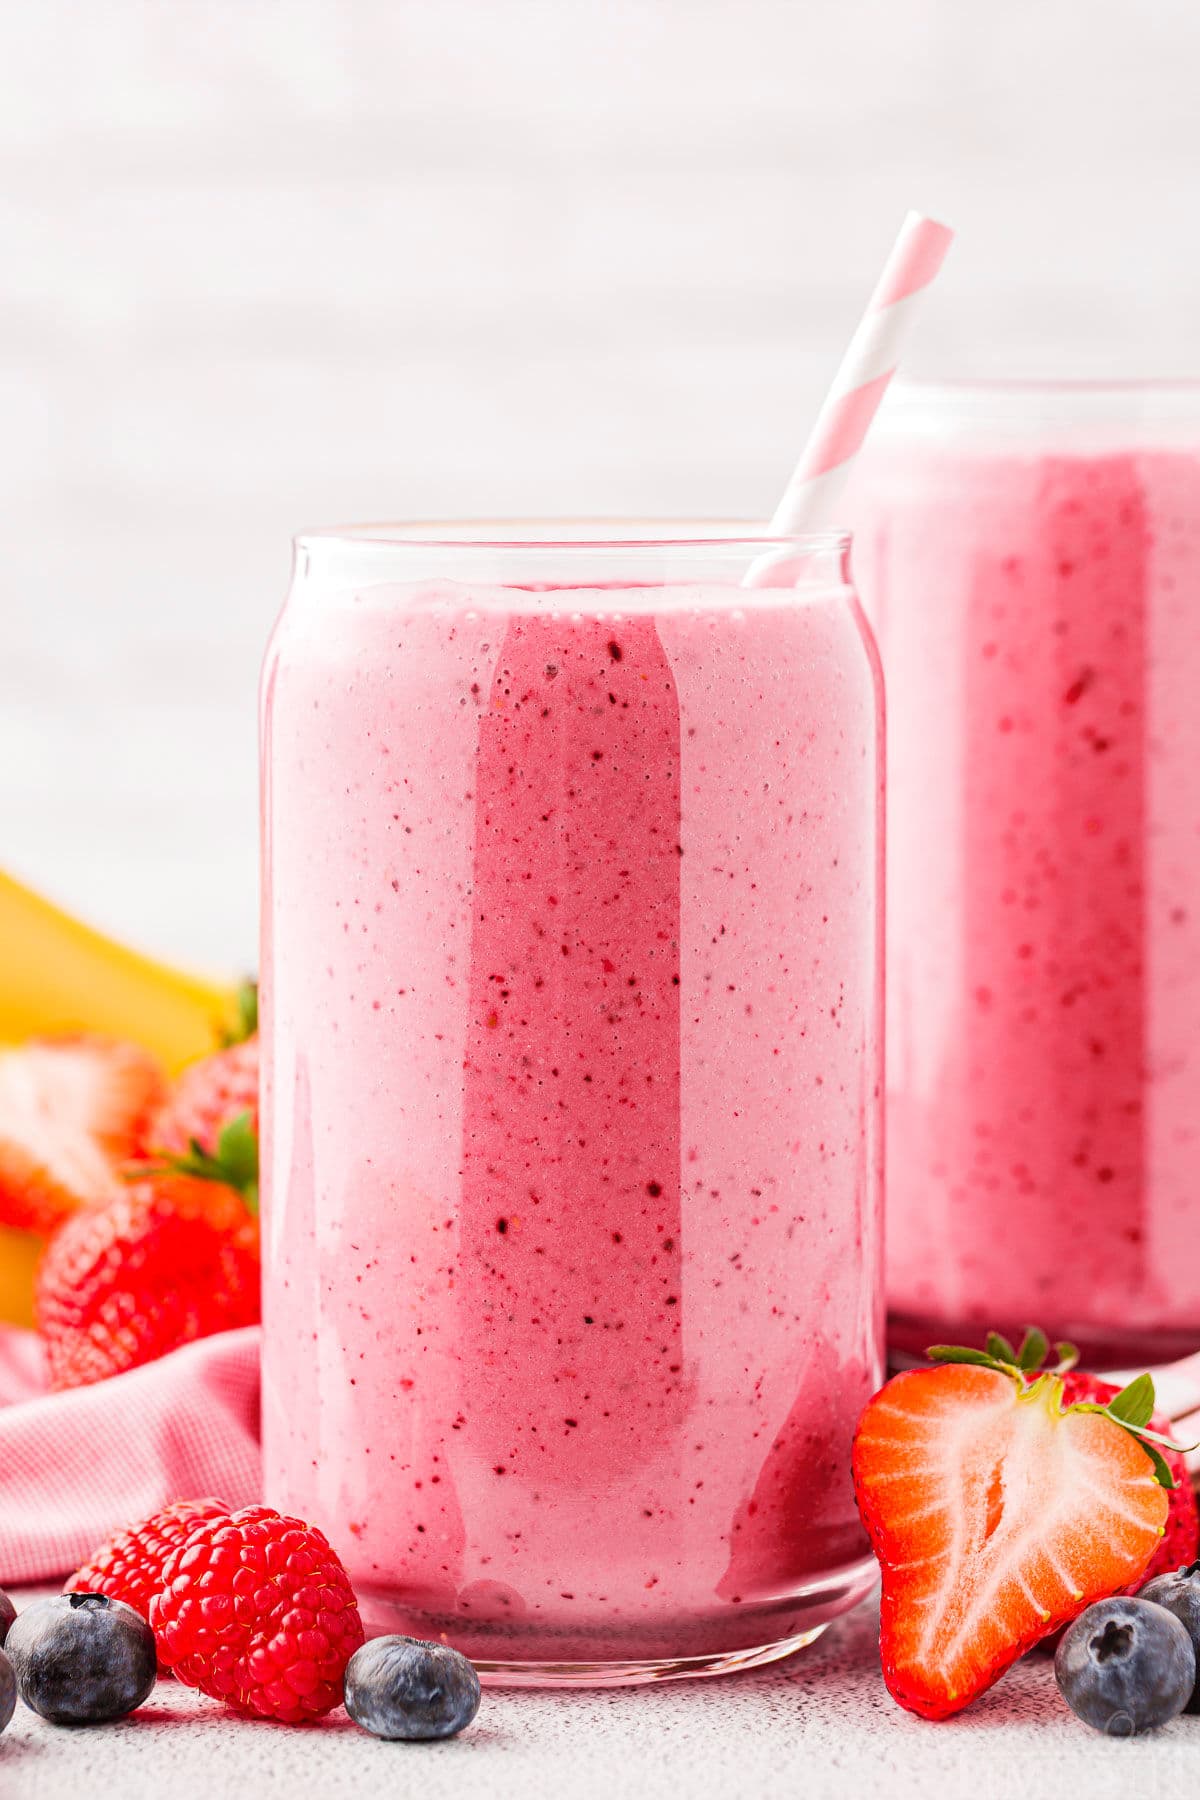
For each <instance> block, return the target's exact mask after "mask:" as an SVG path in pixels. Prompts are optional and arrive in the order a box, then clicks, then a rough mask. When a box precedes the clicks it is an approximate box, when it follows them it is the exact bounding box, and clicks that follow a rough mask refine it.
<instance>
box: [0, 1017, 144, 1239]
mask: <svg viewBox="0 0 1200 1800" xmlns="http://www.w3.org/2000/svg"><path fill="white" fill-rule="evenodd" d="M165 1092H166V1082H165V1080H164V1077H163V1073H162V1070H161V1069H160V1068H159V1066H158V1063H157V1062H156V1061H155V1059H154V1058H153V1057H152V1056H151V1055H150V1053H149V1052H148V1051H146V1050H143V1049H141V1048H140V1046H138V1045H137V1044H126V1043H118V1042H116V1041H115V1040H111V1039H108V1038H99V1037H70V1038H57V1039H55V1038H45V1039H33V1040H31V1041H30V1042H29V1043H28V1044H25V1045H23V1046H22V1047H21V1048H20V1049H19V1050H8V1051H5V1052H3V1053H2V1054H0V1224H2V1225H15V1226H18V1227H20V1228H21V1229H22V1230H24V1231H37V1232H42V1233H47V1232H50V1231H52V1230H53V1229H54V1227H55V1226H56V1225H58V1224H60V1223H61V1221H62V1220H63V1219H65V1218H67V1217H68V1216H69V1215H70V1214H71V1213H73V1212H75V1211H76V1210H77V1209H78V1208H79V1207H81V1206H95V1205H100V1204H103V1203H104V1202H105V1201H107V1200H111V1199H113V1198H114V1196H115V1195H117V1194H118V1193H120V1191H121V1181H120V1178H119V1176H118V1174H117V1171H116V1168H115V1165H116V1164H117V1163H120V1162H122V1161H124V1160H125V1159H126V1158H128V1157H130V1156H133V1155H136V1154H137V1153H138V1152H139V1151H140V1150H141V1149H142V1148H143V1146H144V1143H145V1134H146V1131H147V1129H148V1128H149V1125H150V1122H151V1120H152V1118H153V1117H154V1115H155V1113H156V1112H157V1111H158V1108H159V1107H160V1105H161V1104H162V1100H163V1096H164V1094H165Z"/></svg>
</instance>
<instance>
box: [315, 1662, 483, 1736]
mask: <svg viewBox="0 0 1200 1800" xmlns="http://www.w3.org/2000/svg"><path fill="white" fill-rule="evenodd" d="M346 1711H347V1712H348V1713H349V1714H350V1717H351V1718H352V1719H353V1720H354V1723H355V1724H356V1725H361V1726H362V1728H363V1730H364V1731H371V1732H374V1734H375V1736H376V1737H381V1738H447V1737H453V1736H454V1734H455V1732H456V1731H461V1730H462V1728H463V1726H464V1725H469V1724H470V1723H471V1720H472V1719H473V1718H474V1717H475V1714H476V1713H477V1712H478V1711H479V1677H478V1675H477V1674H476V1673H475V1670H474V1669H473V1668H472V1666H471V1664H470V1663H469V1662H468V1661H467V1659H466V1657H465V1656H463V1655H461V1654H460V1652H459V1651H457V1650H451V1649H450V1647H449V1646H448V1645H447V1644H426V1643H423V1642H422V1641H421V1639H420V1638H410V1637H378V1638H372V1639H371V1640H370V1642H369V1643H366V1644H364V1645H363V1646H362V1648H361V1649H359V1650H356V1651H355V1652H354V1655H353V1656H352V1657H351V1658H350V1661H349V1662H348V1663H347V1665H346Z"/></svg>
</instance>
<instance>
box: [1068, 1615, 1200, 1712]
mask: <svg viewBox="0 0 1200 1800" xmlns="http://www.w3.org/2000/svg"><path fill="white" fill-rule="evenodd" d="M1054 1679H1055V1680H1056V1681H1057V1683H1058V1686H1059V1691H1060V1692H1061V1694H1062V1697H1063V1699H1064V1700H1065V1701H1066V1703H1067V1705H1068V1706H1069V1707H1070V1708H1071V1710H1072V1712H1075V1713H1078V1715H1079V1717H1080V1718H1081V1719H1082V1720H1084V1722H1085V1723H1086V1724H1088V1725H1094V1726H1095V1727H1096V1730H1097V1731H1105V1732H1107V1733H1108V1735H1109V1736H1110V1737H1132V1736H1133V1735H1134V1734H1135V1732H1139V1731H1149V1730H1151V1729H1152V1727H1153V1726H1155V1725H1165V1724H1166V1722H1167V1720H1168V1719H1173V1718H1175V1716H1176V1715H1177V1714H1178V1713H1181V1712H1182V1711H1183V1709H1184V1707H1185V1706H1186V1705H1187V1703H1188V1701H1189V1700H1190V1699H1191V1696H1192V1689H1193V1688H1194V1687H1195V1685H1196V1652H1195V1651H1194V1650H1193V1649H1192V1640H1191V1638H1190V1637H1189V1636H1188V1634H1187V1631H1186V1630H1185V1629H1184V1627H1183V1625H1182V1624H1181V1623H1180V1621H1179V1620H1178V1619H1177V1618H1176V1617H1175V1615H1174V1614H1173V1613H1169V1612H1168V1611H1167V1610H1166V1608H1165V1607H1162V1606H1156V1605H1155V1604H1154V1602H1153V1601H1151V1600H1144V1599H1141V1598H1138V1599H1136V1600H1130V1599H1126V1598H1124V1597H1123V1596H1121V1595H1117V1596H1116V1598H1114V1599H1112V1600H1101V1601H1099V1602H1098V1603H1097V1604H1096V1605H1095V1606H1089V1607H1088V1609H1087V1611H1086V1612H1084V1613H1081V1614H1080V1616H1079V1617H1078V1618H1077V1619H1076V1621H1075V1623H1074V1624H1073V1625H1072V1626H1071V1627H1070V1629H1069V1630H1068V1631H1067V1633H1066V1635H1065V1636H1064V1638H1063V1640H1062V1643H1061V1644H1060V1645H1059V1646H1058V1650H1057V1653H1056V1654H1055V1658H1054Z"/></svg>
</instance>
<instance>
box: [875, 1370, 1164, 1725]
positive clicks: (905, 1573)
mask: <svg viewBox="0 0 1200 1800" xmlns="http://www.w3.org/2000/svg"><path fill="white" fill-rule="evenodd" d="M1039 1336H1040V1334H1039ZM1004 1348H1005V1350H1006V1351H1008V1350H1010V1348H1011V1347H1010V1346H1005V1347H1004ZM1034 1348H1035V1346H1033V1345H1031V1346H1030V1349H1029V1355H1030V1361H1031V1369H1034V1368H1036V1366H1037V1365H1038V1364H1039V1363H1040V1362H1041V1359H1042V1357H1043V1356H1044V1354H1045V1341H1044V1339H1043V1340H1042V1345H1041V1348H1040V1350H1039V1351H1038V1354H1037V1357H1036V1360H1035V1359H1034V1358H1033V1349H1034ZM930 1354H931V1355H934V1356H937V1357H939V1358H940V1359H941V1363H942V1366H939V1367H935V1368H930V1369H918V1370H911V1371H909V1372H907V1373H905V1374H903V1375H897V1376H896V1377H895V1378H894V1380H892V1381H890V1382H888V1384H887V1386H886V1387H884V1388H883V1389H882V1390H881V1391H880V1393H878V1394H877V1395H876V1396H875V1398H874V1399H873V1400H872V1401H871V1402H870V1404H869V1405H868V1406H867V1408H866V1410H865V1411H864V1413H863V1415H862V1418H861V1420H860V1421H859V1426H858V1432H857V1434H856V1437H855V1442H854V1453H853V1467H854V1483H855V1492H856V1495H857V1498H858V1504H859V1511H860V1512H861V1514H862V1518H863V1523H864V1525H865V1526H866V1529H867V1532H868V1535H869V1537H870V1539H871V1543H872V1547H873V1548H874V1550H875V1554H876V1556H877V1557H878V1559H879V1563H880V1567H881V1570H882V1575H883V1601H882V1614H881V1633H880V1649H881V1655H882V1661H883V1671H884V1679H885V1680H886V1682H887V1685H888V1688H889V1690H890V1691H891V1693H892V1695H893V1696H894V1697H895V1699H897V1700H898V1701H899V1702H900V1704H901V1705H902V1706H905V1707H907V1708H908V1709H909V1710H910V1711H911V1712H915V1713H919V1714H921V1715H922V1716H923V1717H924V1718H929V1719H940V1718H946V1717H948V1716H949V1715H950V1714H952V1713H956V1712H958V1711H960V1710H961V1709H962V1708H963V1707H964V1706H967V1705H968V1704H969V1703H970V1702H971V1701H972V1700H974V1699H975V1698H976V1697H977V1696H978V1695H979V1694H981V1693H983V1692H984V1690H985V1689H986V1688H988V1687H990V1686H991V1685H992V1683H993V1682H994V1681H996V1680H998V1679H999V1677H1000V1676H1001V1675H1002V1674H1003V1673H1004V1671H1005V1670H1006V1669H1008V1668H1009V1667H1010V1666H1011V1664H1012V1663H1013V1662H1015V1661H1016V1659H1017V1658H1018V1657H1019V1656H1021V1655H1022V1654H1023V1653H1024V1652H1025V1651H1026V1650H1028V1649H1029V1648H1030V1647H1031V1646H1032V1645H1033V1644H1034V1643H1036V1642H1037V1641H1038V1640H1039V1639H1040V1638H1043V1637H1045V1636H1047V1635H1048V1634H1049V1633H1050V1632H1052V1631H1055V1630H1057V1629H1058V1627H1059V1626H1061V1625H1064V1624H1066V1623H1067V1622H1068V1621H1069V1620H1071V1619H1074V1618H1075V1617H1077V1616H1078V1614H1079V1613H1081V1612H1082V1611H1083V1609H1084V1608H1085V1607H1086V1606H1088V1605H1090V1604H1091V1603H1092V1601H1094V1600H1098V1599H1103V1598H1105V1597H1107V1596H1108V1595H1110V1594H1113V1593H1116V1592H1117V1591H1118V1590H1119V1589H1121V1588H1124V1587H1126V1586H1128V1585H1129V1584H1130V1583H1131V1582H1134V1581H1137V1580H1138V1579H1139V1577H1141V1576H1142V1575H1143V1574H1144V1573H1145V1570H1146V1568H1147V1565H1148V1564H1149V1562H1150V1560H1151V1558H1152V1557H1153V1555H1154V1553H1155V1550H1156V1549H1157V1548H1158V1545H1159V1543H1160V1542H1161V1540H1162V1535H1163V1529H1164V1526H1165V1523H1166V1519H1167V1514H1168V1496H1167V1492H1166V1488H1167V1487H1168V1486H1170V1485H1171V1483H1172V1476H1171V1474H1170V1471H1169V1470H1168V1469H1167V1466H1166V1464H1165V1463H1164V1462H1163V1459H1162V1455H1161V1452H1160V1450H1159V1448H1158V1446H1157V1445H1156V1444H1155V1443H1154V1442H1153V1441H1149V1442H1147V1441H1146V1433H1147V1428H1148V1421H1149V1419H1150V1416H1151V1413H1152V1411H1153V1404H1154V1395H1153V1385H1152V1383H1150V1381H1149V1378H1148V1377H1140V1378H1139V1381H1138V1382H1135V1383H1132V1384H1131V1385H1130V1387H1129V1388H1128V1389H1125V1390H1123V1392H1122V1393H1121V1394H1119V1395H1117V1396H1116V1397H1115V1398H1114V1399H1113V1400H1112V1401H1111V1402H1110V1403H1109V1404H1108V1405H1107V1406H1104V1407H1101V1406H1099V1405H1096V1404H1093V1403H1091V1402H1084V1403H1082V1404H1079V1405H1076V1406H1072V1407H1069V1408H1067V1409H1066V1410H1064V1406H1063V1398H1064V1390H1063V1381H1062V1378H1061V1376H1059V1375H1057V1374H1054V1373H1047V1374H1040V1375H1039V1374H1036V1373H1030V1372H1027V1371H1026V1370H1025V1369H1023V1368H1022V1367H1021V1366H1020V1361H1019V1353H1018V1355H1016V1356H1012V1357H1011V1358H1010V1356H1009V1355H1007V1354H1006V1355H1002V1356H999V1357H997V1356H994V1355H992V1354H991V1353H990V1352H986V1351H951V1350H946V1349H941V1348H939V1350H937V1351H935V1352H931V1353H930ZM951 1359H953V1360H951ZM1064 1360H1066V1359H1064ZM1153 1435H1154V1434H1153V1433H1150V1437H1151V1439H1153ZM1172 1448H1173V1446H1172Z"/></svg>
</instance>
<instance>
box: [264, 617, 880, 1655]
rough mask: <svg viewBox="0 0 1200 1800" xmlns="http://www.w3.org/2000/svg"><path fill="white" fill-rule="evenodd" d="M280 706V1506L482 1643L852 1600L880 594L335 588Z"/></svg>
mask: <svg viewBox="0 0 1200 1800" xmlns="http://www.w3.org/2000/svg"><path fill="white" fill-rule="evenodd" d="M264 702H265V722H264V749H265V770H266V777H265V806H266V816H267V820H268V833H267V840H266V867H265V874H266V886H267V893H266V918H267V922H268V923H267V934H266V941H265V945H264V964H263V976H264V989H265V993H264V1005H265V1017H266V1021H267V1023H266V1035H267V1042H268V1044H269V1046H270V1052H271V1054H270V1063H271V1076H270V1082H269V1092H268V1097H267V1105H266V1116H265V1171H266V1256H267V1281H266V1297H265V1306H266V1323H267V1351H266V1361H265V1368H264V1440H265V1458H266V1483H267V1494H268V1497H269V1499H270V1501H271V1502H272V1503H273V1504H275V1505H277V1506H280V1507H281V1508H283V1509H285V1510H287V1511H289V1512H294V1513H299V1514H301V1515H303V1516H305V1517H307V1518H311V1519H313V1520H315V1521H316V1522H318V1523H319V1524H320V1525H322V1526H323V1527H324V1528H325V1529H326V1530H327V1531H328V1532H329V1534H330V1535H331V1537H332V1538H333V1541H334V1542H335V1544H336V1545H337V1546H338V1548H339V1549H340V1551H341V1552H342V1554H343V1556H344V1558H345V1561H346V1564H347V1567H348V1568H349V1571H350V1574H351V1576H352V1578H353V1580H354V1582H355V1585H356V1588H357V1590H358V1592H359V1595H360V1597H361V1598H362V1600H363V1602H364V1607H365V1611H366V1613H367V1616H368V1620H369V1622H370V1623H371V1624H373V1625H374V1626H376V1627H378V1628H393V1629H395V1628H399V1629H406V1630H411V1631H415V1632H419V1633H420V1634H421V1635H424V1636H429V1635H438V1634H440V1633H445V1634H446V1635H447V1636H448V1637H449V1638H450V1639H451V1641H453V1642H455V1643H456V1644H459V1645H460V1646H461V1647H462V1648H464V1649H465V1650H467V1652H468V1653H469V1654H472V1655H474V1656H476V1657H479V1658H483V1659H499V1660H501V1661H505V1660H507V1661H516V1662H520V1661H546V1660H551V1661H622V1660H636V1659H656V1658H673V1657H680V1656H710V1655H723V1654H725V1653H727V1652H730V1653H731V1652H736V1651H739V1650H742V1649H747V1648H753V1647H756V1646H761V1645H765V1644H768V1643H771V1642H774V1641H776V1640H780V1639H785V1638H789V1637H793V1636H797V1635H799V1634H802V1633H804V1632H806V1631H810V1630H812V1629H813V1628H814V1627H815V1626H817V1625H819V1624H820V1623H821V1622H822V1621H823V1620H824V1619H827V1618H828V1617H830V1616H831V1614H832V1613H833V1612H834V1611H837V1610H839V1609H840V1607H842V1606H844V1605H845V1604H846V1603H847V1602H848V1601H849V1600H852V1599H853V1598H855V1597H857V1596H858V1594H860V1593H861V1592H862V1591H864V1590H865V1587H866V1586H867V1585H869V1580H870V1575H869V1571H868V1569H867V1567H866V1565H865V1563H864V1561H863V1556H864V1546H863V1541H862V1539H861V1537H860V1535H859V1529H858V1524H857V1519H856V1515H855V1509H854V1504H853V1498H852V1494H851V1488H850V1476H849V1448H850V1439H851V1433H852V1430H853V1426H854V1422H855V1418H856V1415H857V1413H858V1411H859V1409H860V1408H861V1406H862V1405H863V1403H864V1402H865V1400H866V1399H867V1397H868V1396H869V1394H870V1393H871V1392H872V1391H873V1389H874V1387H875V1386H876V1385H877V1382H878V1379H879V1373H880V1360H879V1356H880V1336H879V1330H880V1319H879V1316H878V1309H877V1301H876V1294H875V1283H876V1280H877V1276H878V1259H879V1255H880V1230H879V1199H880V1196H879V1134H878V1130H877V1127H876V1117H875V1115H876V1111H877V1107H876V1096H877V1094H878V1084H879V1080H880V1070H879V1060H880V1044H879V1032H878V1020H879V993H878V984H877V980H876V949H877V931H878V923H879V922H878V911H877V905H878V902H877V808H878V799H879V783H880V768H879V764H878V758H877V752H876V730H877V724H878V706H879V701H878V690H877V684H876V677H875V671H874V666H873V662H872V658H871V654H870V652H869V650H868V648H867V643H866V640H865V638H864V633H863V628H862V621H861V615H860V614H859V612H858V608H857V604H856V603H855V602H854V601H853V599H852V598H851V597H850V595H849V594H848V592H847V591H846V590H844V589H839V588H833V589H828V588H826V589H822V590H820V591H818V592H816V593H813V594H807V593H806V594H805V595H804V596H803V597H800V596H797V595H794V594H792V593H791V592H790V591H788V590H783V589H779V590H764V593H763V595H762V596H759V597H755V596H747V595H745V594H742V593H739V591H738V590H737V589H736V588H733V589H730V588H726V587H723V586H714V587H712V588H711V589H704V588H696V587H687V588H679V589H662V588H654V589H638V588H631V589H622V590H621V591H619V592H614V591H609V590H586V589H576V590H571V591H563V590H553V589H552V590H549V591H535V590H532V589H521V588H470V589H467V588H464V587H462V586H459V585H456V584H452V583H449V582H443V583H436V584H428V585H417V586H400V585H388V586H376V587H368V588H365V589H362V590H360V591H358V592H346V591H342V592H338V593H330V592H327V591H322V592H319V593H315V594H312V593H310V592H309V591H308V590H307V588H306V587H305V585H304V584H303V583H301V584H299V585H298V587H297V589H296V590H295V591H294V593H293V596H292V599H291V600H290V602H289V605H288V607H287V609H286V611H285V614H284V616H283V619H282V621H281V623H280V626H279V628H278V630H277V632H276V636H275V638H274V641H273V645H272V648H271V651H270V654H269V658H268V664H267V671H266V677H265V687H264Z"/></svg>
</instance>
